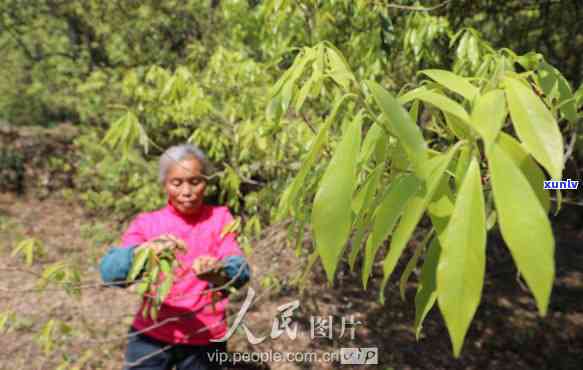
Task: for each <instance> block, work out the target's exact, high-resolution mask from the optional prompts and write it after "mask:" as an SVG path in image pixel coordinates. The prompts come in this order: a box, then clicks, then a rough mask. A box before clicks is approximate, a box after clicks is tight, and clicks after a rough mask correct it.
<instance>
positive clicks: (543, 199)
mask: <svg viewBox="0 0 583 370" xmlns="http://www.w3.org/2000/svg"><path fill="white" fill-rule="evenodd" d="M498 144H499V145H501V146H502V148H504V151H505V152H506V154H508V155H509V156H510V157H512V160H513V161H514V163H516V164H517V165H518V167H519V168H520V170H521V171H522V174H523V175H524V176H525V177H526V179H527V180H528V182H529V184H530V187H531V189H532V190H533V191H534V192H535V194H536V197H537V198H538V200H539V201H540V203H541V204H542V206H543V208H544V210H545V212H547V213H548V212H549V209H550V208H551V195H550V193H549V191H548V190H546V189H545V188H544V186H543V185H542V184H544V181H545V180H546V176H545V174H544V172H543V171H542V169H541V168H540V167H539V165H538V164H537V163H536V162H535V161H534V159H532V157H531V156H530V155H529V154H528V153H527V152H526V149H525V148H524V147H523V146H522V145H521V144H520V143H519V142H518V141H517V140H516V139H514V138H513V137H512V136H510V135H508V134H506V133H504V132H502V133H501V134H500V136H499V138H498Z"/></svg>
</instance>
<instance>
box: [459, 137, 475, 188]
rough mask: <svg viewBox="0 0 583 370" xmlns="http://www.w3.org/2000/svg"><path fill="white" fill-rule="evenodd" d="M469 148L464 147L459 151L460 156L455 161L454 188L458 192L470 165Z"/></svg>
mask: <svg viewBox="0 0 583 370" xmlns="http://www.w3.org/2000/svg"><path fill="white" fill-rule="evenodd" d="M470 149H471V148H470V147H468V146H464V147H463V148H461V149H460V155H459V157H458V159H457V161H456V165H455V188H456V190H457V191H459V189H460V187H461V186H462V180H463V179H464V176H465V175H466V172H467V170H468V166H469V165H470V161H471V159H472V152H471V150H470Z"/></svg>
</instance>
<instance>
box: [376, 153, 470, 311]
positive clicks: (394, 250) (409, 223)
mask: <svg viewBox="0 0 583 370" xmlns="http://www.w3.org/2000/svg"><path fill="white" fill-rule="evenodd" d="M460 146H461V143H458V144H456V145H455V146H453V147H452V148H450V149H449V151H448V152H447V153H446V154H440V155H436V156H435V157H433V158H431V159H430V160H429V161H428V162H427V165H426V168H425V169H423V171H424V173H426V174H427V175H426V177H425V186H422V187H421V190H420V191H419V192H418V193H417V194H416V195H415V196H414V197H413V199H411V201H410V202H409V204H408V206H407V209H406V210H405V212H404V213H403V216H402V217H401V220H400V222H399V225H398V226H397V228H396V229H395V232H394V233H393V237H392V239H391V245H390V247H389V252H388V253H387V256H386V257H385V261H384V265H383V270H384V277H383V282H382V284H381V290H380V300H381V302H382V303H383V304H384V301H385V295H384V290H385V286H386V285H387V282H388V281H389V278H390V277H391V274H392V272H393V270H394V269H395V265H396V264H397V260H398V259H399V257H400V256H401V254H402V253H403V249H405V246H406V245H407V242H408V241H409V239H410V238H411V235H412V234H413V231H415V227H416V226H417V224H418V223H419V220H421V216H422V215H423V212H425V209H426V208H427V205H428V204H429V202H430V201H431V199H432V198H433V195H434V194H435V191H436V189H437V188H438V185H439V183H440V181H441V178H442V176H443V174H444V173H445V170H446V169H447V167H448V166H449V163H450V162H451V160H452V158H453V156H454V154H455V153H456V152H457V151H458V149H459V148H460Z"/></svg>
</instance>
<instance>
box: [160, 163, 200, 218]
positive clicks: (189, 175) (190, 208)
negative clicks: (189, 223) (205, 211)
mask: <svg viewBox="0 0 583 370" xmlns="http://www.w3.org/2000/svg"><path fill="white" fill-rule="evenodd" d="M205 187H206V180H205V178H204V177H203V176H202V164H201V163H200V162H199V161H198V160H197V159H196V158H186V159H183V160H181V161H180V162H177V163H174V164H173V165H172V166H171V167H170V169H168V173H167V174H166V180H165V182H164V189H165V190H166V194H168V200H169V201H170V203H171V204H172V205H173V206H174V208H176V209H177V210H178V211H179V212H180V213H183V214H186V215H191V214H194V213H196V212H197V211H198V209H199V208H200V206H201V205H202V200H203V197H204V189H205Z"/></svg>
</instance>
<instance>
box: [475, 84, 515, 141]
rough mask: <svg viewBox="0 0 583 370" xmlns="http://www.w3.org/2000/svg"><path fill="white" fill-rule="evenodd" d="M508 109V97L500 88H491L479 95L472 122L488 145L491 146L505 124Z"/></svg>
mask: <svg viewBox="0 0 583 370" xmlns="http://www.w3.org/2000/svg"><path fill="white" fill-rule="evenodd" d="M507 115H508V110H507V108H506V97H505V96H504V91H503V90H500V89H496V90H491V91H489V92H487V93H486V94H484V95H482V96H480V97H478V99H477V100H476V103H475V105H474V109H473V110H472V115H471V119H470V122H471V124H472V128H474V129H475V130H476V131H477V132H478V133H479V134H480V136H481V137H482V139H483V140H484V143H485V145H486V146H490V145H491V144H492V143H493V142H494V140H496V137H497V136H498V133H499V132H500V130H501V129H502V126H503V125H504V121H505V120H506V116H507Z"/></svg>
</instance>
